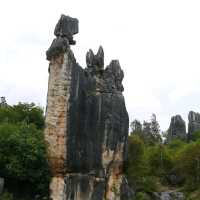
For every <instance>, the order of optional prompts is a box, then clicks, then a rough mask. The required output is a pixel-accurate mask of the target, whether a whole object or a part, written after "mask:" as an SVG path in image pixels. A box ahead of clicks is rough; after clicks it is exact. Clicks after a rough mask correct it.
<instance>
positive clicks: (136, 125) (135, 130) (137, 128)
mask: <svg viewBox="0 0 200 200" xmlns="http://www.w3.org/2000/svg"><path fill="white" fill-rule="evenodd" d="M130 126H131V134H141V133H142V124H141V123H140V121H139V120H137V119H135V120H134V121H133V122H131V125H130Z"/></svg>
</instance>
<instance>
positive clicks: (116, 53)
mask: <svg viewBox="0 0 200 200" xmlns="http://www.w3.org/2000/svg"><path fill="white" fill-rule="evenodd" d="M199 11H200V1H199V0H84V1H83V0H71V1H69V0H17V1H15V0H6V1H2V2H1V6H0V25H1V29H0V30H1V31H0V96H6V98H7V102H8V103H10V104H15V103H17V102H19V101H22V102H32V101H33V102H35V103H37V104H38V105H41V106H43V107H45V104H46V94H47V82H48V62H47V61H46V57H45V51H46V50H47V49H48V47H49V46H50V44H51V41H52V40H53V38H54V35H53V31H54V27H55V24H56V23H57V21H58V19H59V17H60V15H61V14H62V13H63V14H66V15H70V16H72V17H76V18H78V19H79V28H80V29H79V34H78V35H76V36H75V40H76V41H77V44H76V45H75V46H73V47H72V49H73V51H74V54H75V56H76V59H77V61H78V62H79V64H81V65H82V66H83V67H85V65H86V64H85V54H86V51H87V50H88V49H89V48H92V49H93V50H94V51H97V48H98V46H99V45H102V46H103V47H104V52H105V63H106V64H109V62H110V61H111V59H119V60H120V64H121V67H122V68H123V70H124V72H125V78H124V82H123V83H124V87H125V92H124V95H125V98H126V104H127V109H128V112H129V115H130V120H133V119H134V118H137V119H139V120H141V121H143V120H149V119H150V116H151V113H155V114H156V115H157V119H158V121H159V123H160V125H161V129H162V130H165V129H167V128H168V126H169V122H170V118H171V116H172V115H175V114H181V115H182V116H183V117H184V119H185V120H186V119H187V114H188V112H189V111H190V110H194V111H197V112H200V12H199Z"/></svg>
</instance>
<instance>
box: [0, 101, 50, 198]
mask: <svg viewBox="0 0 200 200" xmlns="http://www.w3.org/2000/svg"><path fill="white" fill-rule="evenodd" d="M43 127H44V116H43V111H42V109H41V108H40V107H37V106H35V104H33V103H31V104H27V103H19V104H18V105H14V106H9V105H6V106H2V107H0V169H1V170H0V177H4V178H5V179H6V181H7V182H8V181H11V182H15V183H16V184H17V185H20V184H22V183H23V184H25V185H30V186H31V188H32V189H31V192H32V193H33V194H34V193H35V194H36V193H37V194H40V195H43V194H48V185H49V179H50V173H49V167H48V163H47V159H46V158H47V155H46V145H45V142H44V138H43Z"/></svg>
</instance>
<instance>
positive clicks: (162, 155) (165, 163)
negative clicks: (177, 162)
mask: <svg viewBox="0 0 200 200" xmlns="http://www.w3.org/2000/svg"><path fill="white" fill-rule="evenodd" d="M146 156H147V160H148V162H149V166H150V173H151V174H152V175H155V176H164V175H166V174H168V172H169V171H170V169H171V168H172V166H173V163H172V159H171V157H170V155H169V153H168V151H167V149H166V147H165V146H164V145H157V146H155V147H149V148H148V149H147V151H146Z"/></svg>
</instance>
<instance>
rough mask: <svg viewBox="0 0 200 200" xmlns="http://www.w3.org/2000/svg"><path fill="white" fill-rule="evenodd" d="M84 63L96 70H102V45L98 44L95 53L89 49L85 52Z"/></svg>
mask: <svg viewBox="0 0 200 200" xmlns="http://www.w3.org/2000/svg"><path fill="white" fill-rule="evenodd" d="M86 64H87V67H88V68H90V67H94V68H96V70H97V69H98V70H103V68H104V51H103V47H102V46H100V47H99V50H98V52H97V54H96V55H94V53H93V51H92V50H91V49H89V51H88V52H87V53H86Z"/></svg>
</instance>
